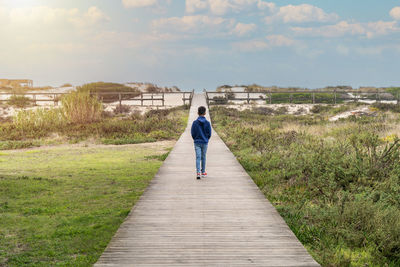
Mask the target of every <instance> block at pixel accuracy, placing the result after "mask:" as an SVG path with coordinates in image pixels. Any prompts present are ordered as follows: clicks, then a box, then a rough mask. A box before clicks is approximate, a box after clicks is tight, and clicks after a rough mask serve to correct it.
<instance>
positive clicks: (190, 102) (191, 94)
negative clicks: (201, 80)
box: [189, 89, 194, 107]
mask: <svg viewBox="0 0 400 267" xmlns="http://www.w3.org/2000/svg"><path fill="white" fill-rule="evenodd" d="M193 95H194V89H193V90H192V92H191V93H190V96H189V98H190V99H189V106H190V107H191V106H192V99H193Z"/></svg>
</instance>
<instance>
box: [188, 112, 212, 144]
mask: <svg viewBox="0 0 400 267" xmlns="http://www.w3.org/2000/svg"><path fill="white" fill-rule="evenodd" d="M191 132H192V138H193V140H194V143H195V144H208V140H209V139H210V137H211V124H210V122H209V121H208V120H207V119H206V118H205V117H203V116H199V117H198V118H197V120H195V121H194V122H193V124H192V130H191Z"/></svg>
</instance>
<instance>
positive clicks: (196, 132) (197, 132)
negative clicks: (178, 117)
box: [191, 106, 211, 180]
mask: <svg viewBox="0 0 400 267" xmlns="http://www.w3.org/2000/svg"><path fill="white" fill-rule="evenodd" d="M197 114H198V115H199V117H198V118H197V120H195V121H193V124H192V130H191V133H192V138H193V141H194V150H195V153H196V178H197V179H198V180H199V179H200V177H203V178H204V177H207V172H206V153H207V147H208V141H209V140H210V137H211V124H210V122H209V121H208V120H207V119H206V118H205V115H206V108H205V107H203V106H201V107H199V109H198V112H197ZM200 163H201V168H200Z"/></svg>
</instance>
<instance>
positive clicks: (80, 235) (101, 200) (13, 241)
mask: <svg viewBox="0 0 400 267" xmlns="http://www.w3.org/2000/svg"><path fill="white" fill-rule="evenodd" d="M173 144H174V141H163V142H158V143H152V144H139V145H128V146H118V147H117V146H89V147H84V146H77V145H75V146H71V145H70V146H60V147H52V148H40V149H37V150H13V151H11V150H8V151H2V152H0V266H90V265H91V264H93V263H95V262H96V260H97V259H98V257H99V256H100V255H101V253H102V251H103V250H104V248H105V247H106V246H107V244H108V242H109V241H110V239H111V237H112V236H113V235H114V233H115V232H116V230H117V229H118V227H119V226H120V224H121V222H122V221H123V220H124V218H125V217H126V216H127V215H128V213H129V211H130V210H131V208H132V206H133V205H134V204H135V203H136V201H137V200H138V199H139V197H140V196H141V194H142V193H143V191H144V190H145V188H146V187H147V185H148V184H149V182H150V180H151V179H152V178H153V176H154V175H155V173H156V172H157V170H158V168H159V167H160V166H161V163H162V162H161V160H163V159H165V155H166V153H168V151H169V149H170V148H171V147H172V146H173Z"/></svg>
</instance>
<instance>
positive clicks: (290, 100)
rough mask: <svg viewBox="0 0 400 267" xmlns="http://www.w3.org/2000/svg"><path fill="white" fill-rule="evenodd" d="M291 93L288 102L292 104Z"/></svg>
mask: <svg viewBox="0 0 400 267" xmlns="http://www.w3.org/2000/svg"><path fill="white" fill-rule="evenodd" d="M292 99H293V94H289V103H290V104H292Z"/></svg>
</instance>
